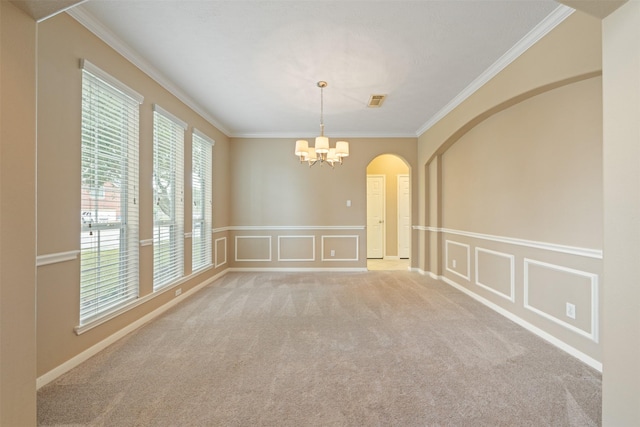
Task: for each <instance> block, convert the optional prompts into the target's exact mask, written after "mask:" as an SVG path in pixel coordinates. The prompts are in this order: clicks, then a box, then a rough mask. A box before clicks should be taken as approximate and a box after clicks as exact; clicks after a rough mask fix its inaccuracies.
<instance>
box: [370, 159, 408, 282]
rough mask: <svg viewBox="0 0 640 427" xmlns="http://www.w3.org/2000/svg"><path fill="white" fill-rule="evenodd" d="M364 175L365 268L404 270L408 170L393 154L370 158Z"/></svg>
mask: <svg viewBox="0 0 640 427" xmlns="http://www.w3.org/2000/svg"><path fill="white" fill-rule="evenodd" d="M366 173H367V268H368V269H369V270H407V269H408V268H409V267H410V257H411V169H410V168H409V166H408V164H407V162H406V161H405V160H404V159H403V158H401V157H399V156H397V155H394V154H382V155H379V156H377V157H376V158H374V159H373V160H372V161H371V162H370V163H369V164H368V165H367V169H366Z"/></svg>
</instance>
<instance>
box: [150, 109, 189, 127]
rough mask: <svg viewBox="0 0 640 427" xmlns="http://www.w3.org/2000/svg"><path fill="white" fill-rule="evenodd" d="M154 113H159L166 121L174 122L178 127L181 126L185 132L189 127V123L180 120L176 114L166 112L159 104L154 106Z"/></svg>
mask: <svg viewBox="0 0 640 427" xmlns="http://www.w3.org/2000/svg"><path fill="white" fill-rule="evenodd" d="M153 111H154V112H156V113H158V114H160V115H161V116H164V117H165V118H166V119H169V120H171V121H172V122H174V123H175V124H177V125H178V126H181V127H182V128H183V129H184V130H185V131H186V130H187V128H188V127H189V125H188V124H187V122H185V121H184V120H182V119H180V118H178V116H176V115H175V114H173V113H170V112H168V111H167V110H165V109H164V108H162V107H161V106H159V105H158V104H153Z"/></svg>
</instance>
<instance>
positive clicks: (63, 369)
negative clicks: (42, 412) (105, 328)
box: [36, 269, 229, 389]
mask: <svg viewBox="0 0 640 427" xmlns="http://www.w3.org/2000/svg"><path fill="white" fill-rule="evenodd" d="M227 271H229V270H228V269H227V270H224V271H221V272H220V273H218V274H216V275H215V276H213V277H210V278H209V279H207V280H205V281H204V282H202V283H200V284H198V285H196V286H194V287H193V288H191V289H189V290H188V291H187V292H185V293H183V294H181V295H180V296H177V297H175V298H174V299H172V300H171V301H169V302H167V303H166V304H164V305H163V306H161V307H158V308H156V309H155V310H153V311H152V312H151V313H148V314H146V315H144V316H142V317H141V318H140V319H138V320H136V321H135V322H133V323H130V324H129V325H127V326H125V327H124V328H122V329H120V330H119V331H118V332H116V333H114V334H113V335H110V336H108V337H107V338H105V339H104V340H102V341H100V342H99V343H97V344H95V345H93V346H91V347H89V348H88V349H86V350H85V351H83V352H82V353H80V354H78V355H76V356H74V357H72V358H71V359H69V360H67V361H66V362H64V363H63V364H61V365H59V366H57V367H55V368H53V369H52V370H50V371H49V372H47V373H45V374H43V375H41V376H40V377H38V378H37V379H36V389H40V388H41V387H43V386H45V385H47V384H49V383H50V382H51V381H53V380H55V379H56V378H58V377H59V376H61V375H63V374H65V373H67V372H68V371H70V370H71V369H73V368H75V367H76V366H78V365H80V364H81V363H83V362H85V361H86V360H88V359H89V358H91V357H92V356H95V355H96V354H98V353H99V352H101V351H102V350H104V349H105V348H107V347H108V346H110V345H111V344H113V343H115V342H116V341H118V340H119V339H120V338H122V337H124V336H125V335H127V334H129V333H131V332H133V331H135V330H136V329H138V328H140V327H141V326H143V325H145V324H146V323H148V322H150V321H151V320H153V319H155V318H156V317H158V316H160V315H161V314H162V313H164V312H165V311H167V310H169V309H170V308H171V307H173V306H175V305H176V304H178V303H180V302H182V301H183V300H185V299H186V298H189V297H190V296H191V295H193V294H195V293H196V292H198V291H199V290H200V289H202V288H204V287H205V286H207V285H209V284H211V283H213V282H215V281H216V280H218V279H219V278H221V277H222V276H224V275H225V274H227Z"/></svg>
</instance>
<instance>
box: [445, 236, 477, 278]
mask: <svg viewBox="0 0 640 427" xmlns="http://www.w3.org/2000/svg"><path fill="white" fill-rule="evenodd" d="M470 258H471V247H470V246H469V245H467V244H464V243H459V242H454V241H453V240H447V241H446V243H445V261H446V269H447V271H449V272H451V273H453V274H455V275H457V276H460V277H462V278H463V279H465V280H471V265H470V264H471V260H470Z"/></svg>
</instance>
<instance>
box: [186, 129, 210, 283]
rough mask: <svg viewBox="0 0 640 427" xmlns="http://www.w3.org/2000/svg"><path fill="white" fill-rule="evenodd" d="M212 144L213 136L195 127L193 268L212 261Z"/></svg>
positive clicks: (193, 152) (206, 264)
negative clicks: (210, 136)
mask: <svg viewBox="0 0 640 427" xmlns="http://www.w3.org/2000/svg"><path fill="white" fill-rule="evenodd" d="M212 147H213V141H212V140H211V139H209V138H208V137H206V136H205V135H204V134H202V133H201V132H198V131H197V130H194V132H193V138H192V149H191V158H192V161H191V165H192V171H191V191H192V195H193V197H192V199H193V210H192V224H193V225H192V233H191V235H192V240H191V244H192V252H191V253H192V258H191V269H192V271H197V270H200V269H202V268H205V267H208V266H209V265H211V263H212V258H211V223H212V205H213V200H212V195H211V185H212V181H211V179H212V178H211V177H212V160H213V159H212Z"/></svg>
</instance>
